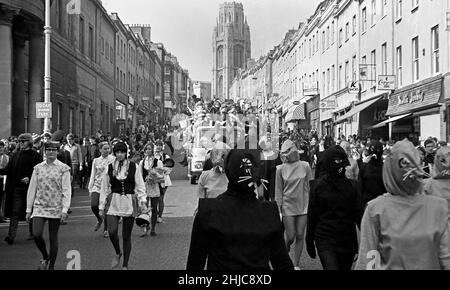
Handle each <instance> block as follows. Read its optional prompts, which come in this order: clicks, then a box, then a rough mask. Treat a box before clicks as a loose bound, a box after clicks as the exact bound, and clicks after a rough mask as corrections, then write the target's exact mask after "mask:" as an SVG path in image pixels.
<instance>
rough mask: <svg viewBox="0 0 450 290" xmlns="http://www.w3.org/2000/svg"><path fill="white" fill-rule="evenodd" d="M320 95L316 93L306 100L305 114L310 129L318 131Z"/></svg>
mask: <svg viewBox="0 0 450 290" xmlns="http://www.w3.org/2000/svg"><path fill="white" fill-rule="evenodd" d="M319 102H320V96H319V95H317V96H315V97H313V98H311V99H309V100H308V101H307V102H306V116H307V119H308V120H309V124H310V126H311V131H315V132H317V133H318V132H319V129H320V112H319Z"/></svg>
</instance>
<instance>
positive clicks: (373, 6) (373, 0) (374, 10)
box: [371, 0, 377, 25]
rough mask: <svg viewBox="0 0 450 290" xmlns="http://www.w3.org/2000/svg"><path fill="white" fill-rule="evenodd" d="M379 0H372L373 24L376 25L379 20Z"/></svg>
mask: <svg viewBox="0 0 450 290" xmlns="http://www.w3.org/2000/svg"><path fill="white" fill-rule="evenodd" d="M376 1H377V0H372V16H371V18H372V19H371V20H372V22H371V24H372V25H374V24H375V22H376V21H377V2H376Z"/></svg>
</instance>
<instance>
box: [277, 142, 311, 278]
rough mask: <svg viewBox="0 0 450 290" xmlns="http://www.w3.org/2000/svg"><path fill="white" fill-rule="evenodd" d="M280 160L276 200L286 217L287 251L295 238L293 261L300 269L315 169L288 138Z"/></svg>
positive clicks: (284, 218) (284, 222)
mask: <svg viewBox="0 0 450 290" xmlns="http://www.w3.org/2000/svg"><path fill="white" fill-rule="evenodd" d="M281 160H282V161H283V164H282V165H279V166H277V170H276V178H275V201H276V203H277V205H278V206H279V207H280V212H281V215H282V216H283V224H284V228H285V238H286V248H287V250H288V252H290V250H291V245H292V244H293V243H294V241H295V252H294V256H293V259H292V260H293V263H294V266H295V268H296V269H298V270H299V269H300V257H301V255H302V250H303V240H304V236H305V235H304V233H305V227H306V215H307V209H308V196H309V182H310V180H311V179H312V172H311V168H310V167H309V163H308V162H304V161H301V160H300V153H299V151H298V149H297V146H295V144H294V142H292V141H291V140H286V141H285V142H284V143H283V145H282V146H281Z"/></svg>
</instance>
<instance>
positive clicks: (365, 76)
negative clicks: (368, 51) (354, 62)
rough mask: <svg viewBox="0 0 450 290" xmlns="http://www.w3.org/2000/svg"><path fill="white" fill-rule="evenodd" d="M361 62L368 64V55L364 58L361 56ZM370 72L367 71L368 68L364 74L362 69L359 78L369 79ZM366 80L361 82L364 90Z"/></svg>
mask: <svg viewBox="0 0 450 290" xmlns="http://www.w3.org/2000/svg"><path fill="white" fill-rule="evenodd" d="M361 64H367V57H366V56H363V57H362V58H361ZM367 74H368V72H367V70H366V75H363V74H362V72H361V70H360V72H359V78H360V79H362V80H367V77H368V75H367ZM365 83H366V82H361V87H362V90H364V87H365V85H364V84H365Z"/></svg>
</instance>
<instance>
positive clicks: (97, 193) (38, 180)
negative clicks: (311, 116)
mask: <svg viewBox="0 0 450 290" xmlns="http://www.w3.org/2000/svg"><path fill="white" fill-rule="evenodd" d="M193 101H194V104H195V107H194V108H195V109H194V110H191V111H190V112H186V115H187V118H185V119H180V120H179V121H178V122H179V124H172V125H174V126H177V125H178V126H177V129H176V130H174V131H171V130H170V129H171V128H169V127H170V126H168V125H167V126H164V127H159V126H153V127H152V126H144V127H141V128H139V129H138V130H136V131H135V132H133V133H132V134H126V135H122V136H120V137H119V138H113V137H112V136H111V135H110V134H103V133H102V132H101V131H99V132H98V134H97V135H96V136H91V137H87V138H78V136H76V135H74V134H65V133H64V132H62V131H56V132H54V133H53V134H50V133H45V134H43V135H37V134H27V133H24V134H21V135H20V136H18V137H17V138H16V137H11V138H9V139H4V140H1V141H0V175H1V177H0V181H1V182H2V185H3V186H2V187H1V188H0V193H1V195H0V202H1V204H0V209H1V211H0V218H1V220H0V222H9V231H8V235H7V237H6V238H5V242H7V243H8V244H9V245H13V244H14V241H15V239H16V236H17V229H18V224H19V221H21V220H22V221H25V220H26V221H28V222H29V229H28V231H29V239H31V240H34V242H35V244H36V247H37V248H38V250H39V251H40V252H41V254H42V260H41V262H40V264H39V269H54V268H55V262H56V258H57V253H58V231H59V227H60V226H61V225H65V224H67V223H68V217H69V215H70V214H71V210H70V206H71V197H72V195H73V192H74V189H77V188H80V189H86V190H88V191H89V195H90V198H91V209H92V212H93V214H94V215H95V219H96V223H95V225H94V227H93V231H94V232H98V231H99V230H101V232H102V235H103V236H104V237H105V238H109V240H110V241H111V244H112V248H113V249H114V255H113V260H112V264H111V268H113V269H115V268H119V267H121V268H122V269H128V267H129V259H130V255H131V250H132V249H131V248H132V242H131V238H132V230H133V227H134V225H135V224H136V225H137V226H138V227H139V228H140V229H141V230H142V234H141V237H143V238H145V237H147V236H156V235H157V224H158V223H162V222H163V212H164V197H165V194H166V191H167V189H168V188H169V187H170V186H171V185H172V181H171V178H170V174H171V172H172V169H173V168H174V166H175V160H174V159H173V158H172V157H171V155H172V156H173V155H174V150H175V149H179V148H174V144H173V142H174V141H178V140H183V142H185V143H183V145H185V146H184V148H188V149H186V151H187V152H189V150H190V149H189V146H186V144H191V146H192V144H193V143H195V142H193V136H194V135H195V134H194V133H195V130H196V128H198V127H201V126H209V127H213V128H217V129H218V130H217V131H216V133H217V134H214V135H213V136H210V137H211V140H206V141H208V142H207V143H208V145H207V146H205V149H207V150H208V151H209V152H208V154H207V155H206V159H205V162H204V168H203V172H202V174H201V176H200V178H199V180H198V190H197V192H198V207H197V209H196V210H195V212H194V223H193V228H192V235H191V241H190V248H189V253H188V259H187V266H186V268H187V269H188V270H202V269H205V268H206V269H208V270H268V269H276V270H300V269H302V268H304V266H303V265H301V262H300V261H301V259H300V258H301V256H302V250H303V248H304V245H306V251H307V254H308V255H309V257H311V258H312V259H315V258H317V256H318V258H319V259H320V262H321V264H322V267H323V268H324V269H326V270H332V269H335V270H350V269H352V268H354V269H450V229H449V223H448V222H449V212H450V211H449V208H450V207H449V206H448V204H449V200H450V149H449V148H450V147H449V146H447V143H446V142H439V141H438V140H437V139H436V138H431V137H430V138H428V139H427V140H425V142H424V143H423V145H422V144H419V143H418V142H417V141H416V140H412V141H413V142H411V141H409V140H407V139H405V140H401V141H397V142H392V141H389V142H386V141H385V140H383V139H381V138H380V139H378V140H377V139H372V138H367V139H366V140H362V139H361V138H359V137H358V136H356V135H353V136H348V137H347V138H346V137H345V136H341V137H340V138H338V139H337V140H333V138H331V137H328V136H325V137H319V136H318V135H317V133H316V132H314V131H311V132H307V133H306V132H304V131H301V130H293V131H292V130H288V131H286V132H284V131H281V132H277V133H275V132H271V128H270V122H266V123H264V120H262V118H261V116H262V115H259V114H258V112H256V108H254V107H252V106H251V105H249V104H248V103H245V102H237V103H236V102H231V101H225V102H219V101H213V102H203V101H201V100H195V99H194V100H193ZM217 113H219V114H217ZM213 116H216V117H213ZM217 116H218V117H217ZM220 116H221V117H220ZM252 116H255V118H254V119H252V118H251V117H252ZM260 126H263V127H264V129H265V131H261V130H260ZM223 128H225V130H233V131H232V132H233V134H234V137H236V138H235V139H234V140H232V142H230V140H227V138H228V137H229V136H230V135H228V134H227V133H226V132H224V131H223ZM185 137H188V138H187V139H185ZM254 137H256V138H257V144H256V145H257V146H254V144H252V143H251V142H252V138H254ZM274 138H275V139H277V142H273V141H274V140H273V139H274ZM202 144H203V143H202ZM218 145H220V146H218ZM240 145H243V146H242V147H241V146H240ZM193 146H196V145H193ZM166 147H167V148H168V149H170V153H171V155H170V154H168V153H166V152H165V148H166ZM191 148H192V147H191ZM185 157H186V160H183V161H181V162H180V163H181V165H187V164H186V163H187V158H188V157H189V154H188V153H187V154H186V155H185ZM47 222H48V225H49V227H48V229H49V244H50V247H49V250H48V249H47V246H46V242H45V240H44V238H43V229H44V224H45V223H47ZM69 223H70V221H69ZM120 223H122V240H123V245H122V247H121V246H120V243H119V232H118V229H119V224H120ZM358 237H359V238H358Z"/></svg>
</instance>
